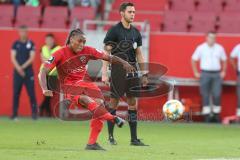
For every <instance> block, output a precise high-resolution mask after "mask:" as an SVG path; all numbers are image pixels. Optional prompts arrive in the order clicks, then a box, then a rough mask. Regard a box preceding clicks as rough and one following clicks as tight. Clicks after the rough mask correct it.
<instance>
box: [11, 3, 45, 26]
mask: <svg viewBox="0 0 240 160" xmlns="http://www.w3.org/2000/svg"><path fill="white" fill-rule="evenodd" d="M40 17H41V8H40V7H30V6H20V7H19V8H18V12H17V17H16V22H15V26H16V27H18V26H21V25H26V26H28V27H31V28H38V27H39V21H40Z"/></svg>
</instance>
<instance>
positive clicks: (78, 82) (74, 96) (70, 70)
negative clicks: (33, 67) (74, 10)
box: [38, 29, 135, 150]
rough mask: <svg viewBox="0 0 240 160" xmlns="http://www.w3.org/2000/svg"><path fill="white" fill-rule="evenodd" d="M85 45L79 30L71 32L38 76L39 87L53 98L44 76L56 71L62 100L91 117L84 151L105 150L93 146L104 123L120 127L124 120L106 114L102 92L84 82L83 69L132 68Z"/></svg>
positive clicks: (91, 84)
mask: <svg viewBox="0 0 240 160" xmlns="http://www.w3.org/2000/svg"><path fill="white" fill-rule="evenodd" d="M85 43H86V38H85V35H84V33H83V32H82V31H81V30H80V29H75V30H73V31H71V33H70V35H69V37H68V40H67V44H66V46H63V47H62V48H61V49H59V50H58V51H56V52H55V53H53V54H52V57H51V58H50V59H49V60H47V61H46V62H45V63H44V67H43V69H42V70H41V71H40V72H39V75H38V77H39V83H40V86H41V88H42V91H43V94H44V95H45V96H53V92H52V91H51V90H49V89H48V87H47V80H46V76H47V73H48V72H50V71H51V70H52V69H53V68H54V67H56V68H57V71H58V75H59V80H60V86H61V90H62V91H63V93H64V96H65V99H67V100H69V101H70V102H71V105H77V106H83V107H85V108H87V109H88V110H89V111H90V112H91V113H92V119H91V123H90V128H91V129H90V136H89V140H88V144H87V145H86V148H85V149H87V150H104V149H103V148H102V147H101V146H100V145H99V144H98V143H97V142H96V141H97V138H98V135H99V133H100V132H101V130H102V127H103V121H104V120H109V121H112V122H114V123H116V124H117V126H119V127H122V125H123V124H124V120H123V119H121V118H119V117H117V116H113V115H111V114H110V113H109V112H107V110H106V109H105V108H104V105H103V103H101V102H100V100H101V101H102V99H103V98H102V97H103V96H102V94H101V90H100V89H99V88H98V87H97V85H96V84H95V83H93V82H90V81H85V80H84V79H85V75H86V65H87V63H88V60H90V59H93V60H94V59H102V60H106V61H109V62H110V63H115V64H119V65H122V66H123V67H124V68H125V69H126V71H127V72H134V71H135V68H134V67H132V66H131V65H130V64H129V63H128V62H126V61H124V60H123V59H121V58H119V57H116V56H110V55H108V54H105V53H104V52H102V51H98V50H96V49H95V48H92V47H89V46H85ZM76 90H77V92H75V91H76ZM99 102H100V103H99Z"/></svg>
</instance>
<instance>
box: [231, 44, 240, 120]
mask: <svg viewBox="0 0 240 160" xmlns="http://www.w3.org/2000/svg"><path fill="white" fill-rule="evenodd" d="M230 57H231V58H230V61H231V64H232V66H233V68H234V69H235V70H236V72H237V75H238V78H237V98H238V103H237V116H240V44H238V45H236V46H235V47H234V48H233V50H232V52H231V55H230Z"/></svg>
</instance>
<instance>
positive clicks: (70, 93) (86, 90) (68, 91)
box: [61, 81, 104, 106]
mask: <svg viewBox="0 0 240 160" xmlns="http://www.w3.org/2000/svg"><path fill="white" fill-rule="evenodd" d="M61 89H62V92H63V93H64V98H65V99H69V100H71V101H72V103H73V104H74V105H77V106H81V104H79V98H80V97H81V96H82V95H86V96H89V97H91V98H92V99H102V100H103V99H104V98H103V95H102V92H101V90H100V88H99V87H98V86H97V85H96V84H95V83H93V82H84V81H78V82H76V83H72V82H71V83H66V84H64V85H61Z"/></svg>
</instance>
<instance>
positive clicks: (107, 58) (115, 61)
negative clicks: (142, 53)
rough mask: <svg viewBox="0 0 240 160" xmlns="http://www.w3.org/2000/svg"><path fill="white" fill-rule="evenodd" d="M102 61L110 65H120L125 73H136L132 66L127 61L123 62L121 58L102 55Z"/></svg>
mask: <svg viewBox="0 0 240 160" xmlns="http://www.w3.org/2000/svg"><path fill="white" fill-rule="evenodd" d="M102 59H103V60H105V61H108V62H109V63H111V64H120V65H122V66H123V68H124V69H125V70H126V71H127V73H130V72H135V71H136V69H135V68H134V67H133V66H132V65H130V64H129V63H128V62H127V61H125V60H123V59H122V58H119V57H117V56H112V55H108V54H104V56H103V58H102Z"/></svg>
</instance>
